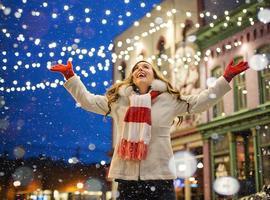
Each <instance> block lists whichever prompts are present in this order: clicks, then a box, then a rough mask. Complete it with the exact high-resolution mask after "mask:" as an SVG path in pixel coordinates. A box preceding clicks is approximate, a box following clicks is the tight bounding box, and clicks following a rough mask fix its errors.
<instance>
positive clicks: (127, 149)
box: [117, 138, 148, 160]
mask: <svg viewBox="0 0 270 200" xmlns="http://www.w3.org/2000/svg"><path fill="white" fill-rule="evenodd" d="M147 151H148V145H146V144H144V142H143V141H140V142H131V141H127V140H126V139H124V138H123V139H122V140H121V142H120V144H119V146H118V152H117V153H118V155H119V156H120V157H121V158H122V159H124V160H144V159H145V158H146V156H147Z"/></svg>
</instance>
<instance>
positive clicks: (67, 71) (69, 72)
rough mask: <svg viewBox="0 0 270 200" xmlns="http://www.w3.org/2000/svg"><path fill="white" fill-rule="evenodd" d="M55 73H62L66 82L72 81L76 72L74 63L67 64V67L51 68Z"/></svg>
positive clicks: (57, 66)
mask: <svg viewBox="0 0 270 200" xmlns="http://www.w3.org/2000/svg"><path fill="white" fill-rule="evenodd" d="M50 70H51V71H53V72H61V73H62V74H63V76H64V77H65V78H66V80H68V79H70V78H71V77H72V76H74V71H73V68H72V63H71V62H70V61H68V62H67V65H63V64H57V65H54V66H52V67H51V69H50Z"/></svg>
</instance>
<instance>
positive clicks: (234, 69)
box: [223, 60, 249, 82]
mask: <svg viewBox="0 0 270 200" xmlns="http://www.w3.org/2000/svg"><path fill="white" fill-rule="evenodd" d="M248 68H249V67H248V63H247V62H244V61H241V62H240V63H238V64H237V65H235V66H234V65H233V60H232V61H231V62H230V63H229V65H228V66H227V67H226V68H225V71H224V74H223V76H224V78H225V79H226V80H227V81H228V82H230V81H231V80H232V78H233V77H234V76H236V75H237V74H240V73H241V72H243V71H245V70H247V69H248Z"/></svg>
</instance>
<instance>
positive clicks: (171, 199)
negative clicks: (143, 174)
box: [116, 179, 176, 200]
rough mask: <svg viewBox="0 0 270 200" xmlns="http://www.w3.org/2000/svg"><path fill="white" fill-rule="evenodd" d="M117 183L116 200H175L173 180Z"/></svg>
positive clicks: (124, 181)
mask: <svg viewBox="0 0 270 200" xmlns="http://www.w3.org/2000/svg"><path fill="white" fill-rule="evenodd" d="M116 181H117V182H118V192H119V196H118V198H117V199H118V200H175V199H176V196H175V190H174V185H173V180H147V181H142V180H139V181H126V180H119V179H116Z"/></svg>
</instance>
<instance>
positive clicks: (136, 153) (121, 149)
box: [117, 91, 160, 160]
mask: <svg viewBox="0 0 270 200" xmlns="http://www.w3.org/2000/svg"><path fill="white" fill-rule="evenodd" d="M159 94H160V92H159V91H151V92H150V96H151V101H153V100H154V99H155V98H156V97H157V96H158V95H159ZM124 122H125V123H133V122H135V123H147V124H148V125H150V126H151V109H150V108H147V107H134V106H130V107H129V108H128V110H127V113H126V115H125V118H124ZM138 134H139V133H138ZM147 152H148V144H146V143H145V142H144V141H139V142H133V141H128V140H127V139H125V138H122V139H121V141H120V143H119V145H118V149H117V153H118V155H119V156H120V158H122V159H124V160H145V159H146V156H147Z"/></svg>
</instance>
